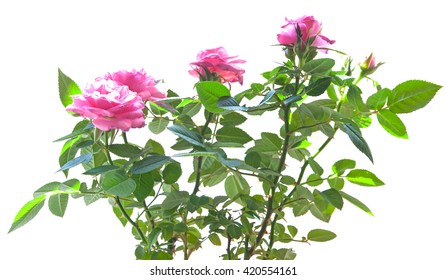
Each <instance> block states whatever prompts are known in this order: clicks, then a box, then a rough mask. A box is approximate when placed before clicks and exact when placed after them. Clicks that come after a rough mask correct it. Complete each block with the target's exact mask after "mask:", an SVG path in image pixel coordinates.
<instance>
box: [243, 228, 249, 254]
mask: <svg viewBox="0 0 446 280" xmlns="http://www.w3.org/2000/svg"><path fill="white" fill-rule="evenodd" d="M249 237H250V236H249V234H247V235H245V253H244V256H243V259H244V260H249V257H250V255H249Z"/></svg>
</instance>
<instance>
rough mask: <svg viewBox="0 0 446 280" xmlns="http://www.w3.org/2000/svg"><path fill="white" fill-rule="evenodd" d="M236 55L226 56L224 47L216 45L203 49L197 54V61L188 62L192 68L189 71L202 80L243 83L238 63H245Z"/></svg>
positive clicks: (242, 71)
mask: <svg viewBox="0 0 446 280" xmlns="http://www.w3.org/2000/svg"><path fill="white" fill-rule="evenodd" d="M236 57H237V56H228V53H227V52H226V49H225V48H223V47H218V48H215V49H207V50H203V51H201V52H200V53H198V55H197V61H195V62H192V63H190V65H191V66H192V67H193V70H190V71H189V73H190V74H191V75H192V76H194V77H197V78H200V80H202V81H220V82H222V83H225V82H230V83H233V82H239V83H240V84H241V85H242V84H243V73H245V70H243V69H241V68H240V66H239V64H241V63H245V61H244V60H242V59H234V58H236Z"/></svg>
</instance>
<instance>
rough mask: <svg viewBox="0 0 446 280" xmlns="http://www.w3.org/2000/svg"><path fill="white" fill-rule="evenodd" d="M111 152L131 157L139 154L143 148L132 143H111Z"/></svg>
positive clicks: (109, 147)
mask: <svg viewBox="0 0 446 280" xmlns="http://www.w3.org/2000/svg"><path fill="white" fill-rule="evenodd" d="M108 149H109V151H110V152H111V153H113V154H115V155H117V156H120V157H125V158H131V157H135V156H139V155H140V154H141V149H140V148H138V147H136V146H134V145H130V144H111V145H110V146H108Z"/></svg>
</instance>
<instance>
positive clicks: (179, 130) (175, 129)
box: [167, 124, 206, 148]
mask: <svg viewBox="0 0 446 280" xmlns="http://www.w3.org/2000/svg"><path fill="white" fill-rule="evenodd" d="M167 129H168V130H170V131H171V132H172V133H173V134H175V135H176V136H178V137H180V138H182V139H184V140H186V141H187V142H189V143H191V144H192V145H195V146H200V147H202V148H206V146H205V145H204V144H203V138H202V137H201V135H200V134H198V133H196V132H195V131H192V130H189V129H187V128H185V127H184V126H181V125H177V124H174V125H172V126H169V127H168V128H167Z"/></svg>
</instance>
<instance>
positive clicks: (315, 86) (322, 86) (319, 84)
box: [304, 77, 332, 96]
mask: <svg viewBox="0 0 446 280" xmlns="http://www.w3.org/2000/svg"><path fill="white" fill-rule="evenodd" d="M331 80H332V79H331V77H325V78H321V79H319V80H316V81H315V82H312V83H311V84H309V85H308V86H307V87H305V89H304V93H306V94H307V95H309V96H319V95H321V94H323V93H324V92H325V91H326V90H327V89H328V87H329V86H330V84H331Z"/></svg>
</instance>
